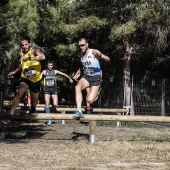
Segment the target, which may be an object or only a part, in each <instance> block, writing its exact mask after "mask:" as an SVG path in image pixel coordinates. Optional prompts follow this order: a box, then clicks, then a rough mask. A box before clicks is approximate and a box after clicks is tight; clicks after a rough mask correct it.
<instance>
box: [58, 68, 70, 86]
mask: <svg viewBox="0 0 170 170" xmlns="http://www.w3.org/2000/svg"><path fill="white" fill-rule="evenodd" d="M55 74H60V75H62V76H64V77H66V78H68V79H69V81H70V83H73V80H72V79H71V78H70V77H69V76H68V75H67V74H66V73H63V72H61V71H59V70H55Z"/></svg>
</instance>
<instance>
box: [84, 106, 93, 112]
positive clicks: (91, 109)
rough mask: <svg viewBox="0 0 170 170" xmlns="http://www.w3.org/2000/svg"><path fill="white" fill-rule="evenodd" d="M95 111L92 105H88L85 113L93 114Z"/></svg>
mask: <svg viewBox="0 0 170 170" xmlns="http://www.w3.org/2000/svg"><path fill="white" fill-rule="evenodd" d="M92 112H93V108H92V107H86V108H85V113H86V114H91V113H92Z"/></svg>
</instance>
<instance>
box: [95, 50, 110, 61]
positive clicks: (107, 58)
mask: <svg viewBox="0 0 170 170" xmlns="http://www.w3.org/2000/svg"><path fill="white" fill-rule="evenodd" d="M92 54H93V55H95V57H96V58H97V59H99V58H101V59H103V60H105V61H110V58H109V57H108V56H106V55H105V54H102V53H101V52H100V51H99V50H95V49H94V50H93V51H92Z"/></svg>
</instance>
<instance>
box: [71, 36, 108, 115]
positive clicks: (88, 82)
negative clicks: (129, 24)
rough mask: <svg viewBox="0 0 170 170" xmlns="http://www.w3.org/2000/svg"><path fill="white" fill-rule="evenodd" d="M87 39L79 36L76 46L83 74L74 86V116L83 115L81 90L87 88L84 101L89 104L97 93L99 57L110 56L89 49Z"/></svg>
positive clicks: (76, 77)
mask: <svg viewBox="0 0 170 170" xmlns="http://www.w3.org/2000/svg"><path fill="white" fill-rule="evenodd" d="M88 45H89V44H88V41H87V39H85V38H81V39H79V41H78V46H79V48H80V60H81V63H82V66H83V76H82V77H81V78H80V80H79V81H78V83H77V85H76V86H75V99H76V107H77V109H76V111H75V113H74V115H73V116H74V117H75V118H81V117H84V115H83V113H82V111H81V107H82V101H83V97H82V90H85V89H87V88H89V93H88V94H87V96H86V101H87V102H88V103H89V104H92V103H94V102H95V99H96V97H97V95H98V91H99V86H100V83H101V70H100V63H99V58H101V59H103V60H105V61H110V58H109V57H108V56H106V55H104V54H102V53H101V52H100V51H99V50H97V49H90V48H89V47H88ZM80 74H81V71H80V69H79V70H78V71H77V72H76V74H75V76H74V77H73V79H74V80H76V81H77V79H78V78H79V77H80Z"/></svg>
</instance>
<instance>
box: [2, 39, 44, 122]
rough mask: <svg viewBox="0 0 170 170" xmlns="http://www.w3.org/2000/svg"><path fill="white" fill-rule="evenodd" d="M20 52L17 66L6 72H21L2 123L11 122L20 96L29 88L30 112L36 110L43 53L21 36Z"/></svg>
mask: <svg viewBox="0 0 170 170" xmlns="http://www.w3.org/2000/svg"><path fill="white" fill-rule="evenodd" d="M21 50H22V51H21V53H20V64H19V65H18V67H17V68H16V69H15V70H14V71H12V72H10V73H9V74H8V77H10V76H12V75H14V74H16V73H17V72H18V71H20V70H22V72H21V81H20V84H19V86H18V92H17V94H16V96H15V97H14V100H13V104H12V107H11V110H10V112H9V113H8V115H7V118H6V119H4V120H2V123H4V124H8V123H11V122H12V118H13V115H14V113H15V110H16V107H17V106H18V104H19V101H20V99H21V97H22V96H23V95H24V93H25V92H26V91H27V90H28V89H29V90H30V96H31V109H30V112H31V113H35V112H36V105H37V104H38V97H39V92H40V80H41V78H42V75H41V62H40V61H41V60H45V55H44V54H43V53H42V52H40V51H39V50H38V49H35V48H32V47H31V42H30V38H29V37H23V38H22V39H21Z"/></svg>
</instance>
